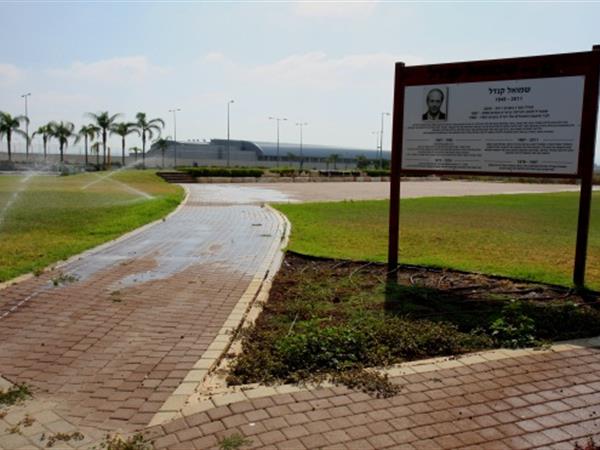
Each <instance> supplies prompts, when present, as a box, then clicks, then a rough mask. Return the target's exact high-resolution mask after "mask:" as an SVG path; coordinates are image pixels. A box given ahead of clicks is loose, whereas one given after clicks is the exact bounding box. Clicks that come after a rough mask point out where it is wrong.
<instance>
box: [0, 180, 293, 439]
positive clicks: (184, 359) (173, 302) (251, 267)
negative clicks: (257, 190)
mask: <svg viewBox="0 0 600 450" xmlns="http://www.w3.org/2000/svg"><path fill="white" fill-rule="evenodd" d="M206 200H207V199H204V198H203V195H202V194H201V186H191V193H190V198H189V200H188V202H187V203H186V205H185V206H183V207H182V208H181V209H180V210H179V211H178V212H177V213H176V214H174V215H172V216H171V217H169V218H168V219H167V220H165V221H163V222H161V223H158V224H156V225H154V226H152V227H149V228H146V229H145V230H143V231H141V232H139V233H137V234H134V235H132V236H130V237H128V238H126V239H123V240H120V241H118V242H116V243H113V244H111V245H109V246H106V247H105V248H103V249H101V250H100V251H97V252H93V253H91V254H88V255H86V256H84V257H83V258H81V259H79V260H76V261H73V262H71V263H68V264H67V265H66V266H64V267H61V268H60V269H58V270H54V271H53V272H50V273H47V274H44V275H42V276H40V277H38V278H33V279H30V280H28V281H25V282H22V283H20V284H17V285H14V286H11V287H9V288H7V289H4V290H2V291H0V374H1V375H3V376H4V377H6V378H8V379H9V380H12V381H15V382H26V383H28V384H30V385H31V386H32V387H33V389H34V392H35V393H36V395H35V398H36V401H38V402H42V403H43V402H46V403H45V405H46V407H48V405H52V407H51V408H50V409H51V411H52V413H53V414H56V415H58V417H59V418H61V419H64V420H66V421H67V422H69V423H70V424H71V425H73V426H75V427H79V428H80V427H93V428H94V429H100V430H115V429H122V430H125V431H130V430H133V429H137V428H140V427H142V426H145V425H147V424H148V423H149V422H150V420H151V419H152V417H153V415H154V413H156V412H157V411H158V409H159V408H160V406H161V405H162V404H163V402H164V401H165V400H166V399H167V398H168V397H169V396H170V395H171V394H172V393H173V391H174V390H175V388H176V387H177V386H178V385H179V384H180V383H181V381H182V380H183V379H184V377H185V375H186V374H187V373H188V372H189V371H190V369H191V368H192V367H193V365H194V363H195V362H196V361H198V359H199V358H200V357H201V356H202V354H203V353H204V352H205V351H206V349H207V348H208V346H209V345H210V344H211V342H212V341H213V339H214V338H215V336H216V334H217V332H218V331H219V329H220V328H221V327H222V325H223V323H224V322H225V320H226V319H227V317H228V315H229V314H230V312H231V310H232V308H233V307H234V306H235V304H236V303H237V302H238V300H239V299H240V297H241V296H242V294H243V293H244V291H245V290H246V288H247V287H248V284H249V283H250V282H251V280H252V279H253V278H254V277H255V276H256V274H257V271H258V270H259V267H260V266H261V264H263V262H264V261H263V260H264V259H265V258H267V256H268V251H269V249H270V248H271V247H272V244H273V242H278V241H279V240H280V239H281V235H282V232H283V230H282V222H281V219H280V218H279V217H278V216H277V215H276V214H275V213H274V212H272V211H271V210H270V209H268V208H263V207H261V206H260V205H250V204H247V205H210V204H207V203H205V201H206ZM209 200H210V199H209ZM213 200H214V199H213ZM61 274H62V275H63V276H62V277H61ZM70 277H74V278H75V279H76V280H75V281H73V279H70ZM52 280H55V281H56V282H60V283H59V285H58V286H54V285H53V282H52ZM54 417H55V416H54ZM6 419H7V420H9V419H10V416H9V417H8V418H6ZM57 420H58V418H57ZM9 422H10V421H9ZM9 424H10V423H9ZM5 425H7V424H6V423H5V422H2V421H1V420H0V448H1V447H3V446H7V445H8V444H6V443H7V442H8V441H9V436H2V435H3V434H4V433H5V429H6V426H5ZM10 438H11V439H12V438H13V436H10ZM12 440H14V439H12ZM17 441H18V439H17ZM11 442H12V441H11ZM21 443H23V442H21ZM15 445H16V444H15ZM11 446H12V444H11Z"/></svg>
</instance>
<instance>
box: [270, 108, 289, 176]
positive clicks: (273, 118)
mask: <svg viewBox="0 0 600 450" xmlns="http://www.w3.org/2000/svg"><path fill="white" fill-rule="evenodd" d="M269 120H276V121H277V167H279V122H280V121H282V120H287V119H286V118H285V117H269Z"/></svg>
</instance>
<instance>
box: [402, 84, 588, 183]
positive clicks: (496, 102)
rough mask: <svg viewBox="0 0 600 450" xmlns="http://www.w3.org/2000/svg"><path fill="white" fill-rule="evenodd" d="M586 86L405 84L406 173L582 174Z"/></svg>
mask: <svg viewBox="0 0 600 450" xmlns="http://www.w3.org/2000/svg"><path fill="white" fill-rule="evenodd" d="M584 81H585V77H584V76H571V77H558V78H538V79H525V80H507V81H492V82H489V81H485V82H477V83H456V84H444V85H426V86H407V87H406V88H405V91H404V123H403V141H402V146H403V150H402V168H403V169H414V170H443V171H453V170H455V171H469V172H471V171H473V172H500V173H511V172H516V173H539V174H576V173H577V169H578V157H579V137H580V132H581V114H582V108H583V87H584Z"/></svg>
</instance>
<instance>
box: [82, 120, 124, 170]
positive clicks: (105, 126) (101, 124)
mask: <svg viewBox="0 0 600 450" xmlns="http://www.w3.org/2000/svg"><path fill="white" fill-rule="evenodd" d="M120 115H121V114H113V115H112V116H111V115H110V114H109V113H108V111H102V112H99V113H98V114H94V113H87V116H88V117H89V118H90V119H92V120H94V121H95V122H96V124H95V125H96V126H97V127H98V128H100V132H101V133H102V165H104V166H106V139H107V138H108V132H109V130H110V127H111V126H112V124H113V123H115V120H117V117H119V116H120Z"/></svg>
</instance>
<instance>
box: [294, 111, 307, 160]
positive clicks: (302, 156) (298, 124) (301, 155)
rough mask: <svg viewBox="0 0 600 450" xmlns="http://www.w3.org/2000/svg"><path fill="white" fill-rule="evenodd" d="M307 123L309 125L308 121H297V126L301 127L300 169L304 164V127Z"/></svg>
mask: <svg viewBox="0 0 600 450" xmlns="http://www.w3.org/2000/svg"><path fill="white" fill-rule="evenodd" d="M306 125H308V123H306V122H296V126H297V127H300V170H302V165H303V164H304V154H303V153H302V128H304V127H305V126H306Z"/></svg>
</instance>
